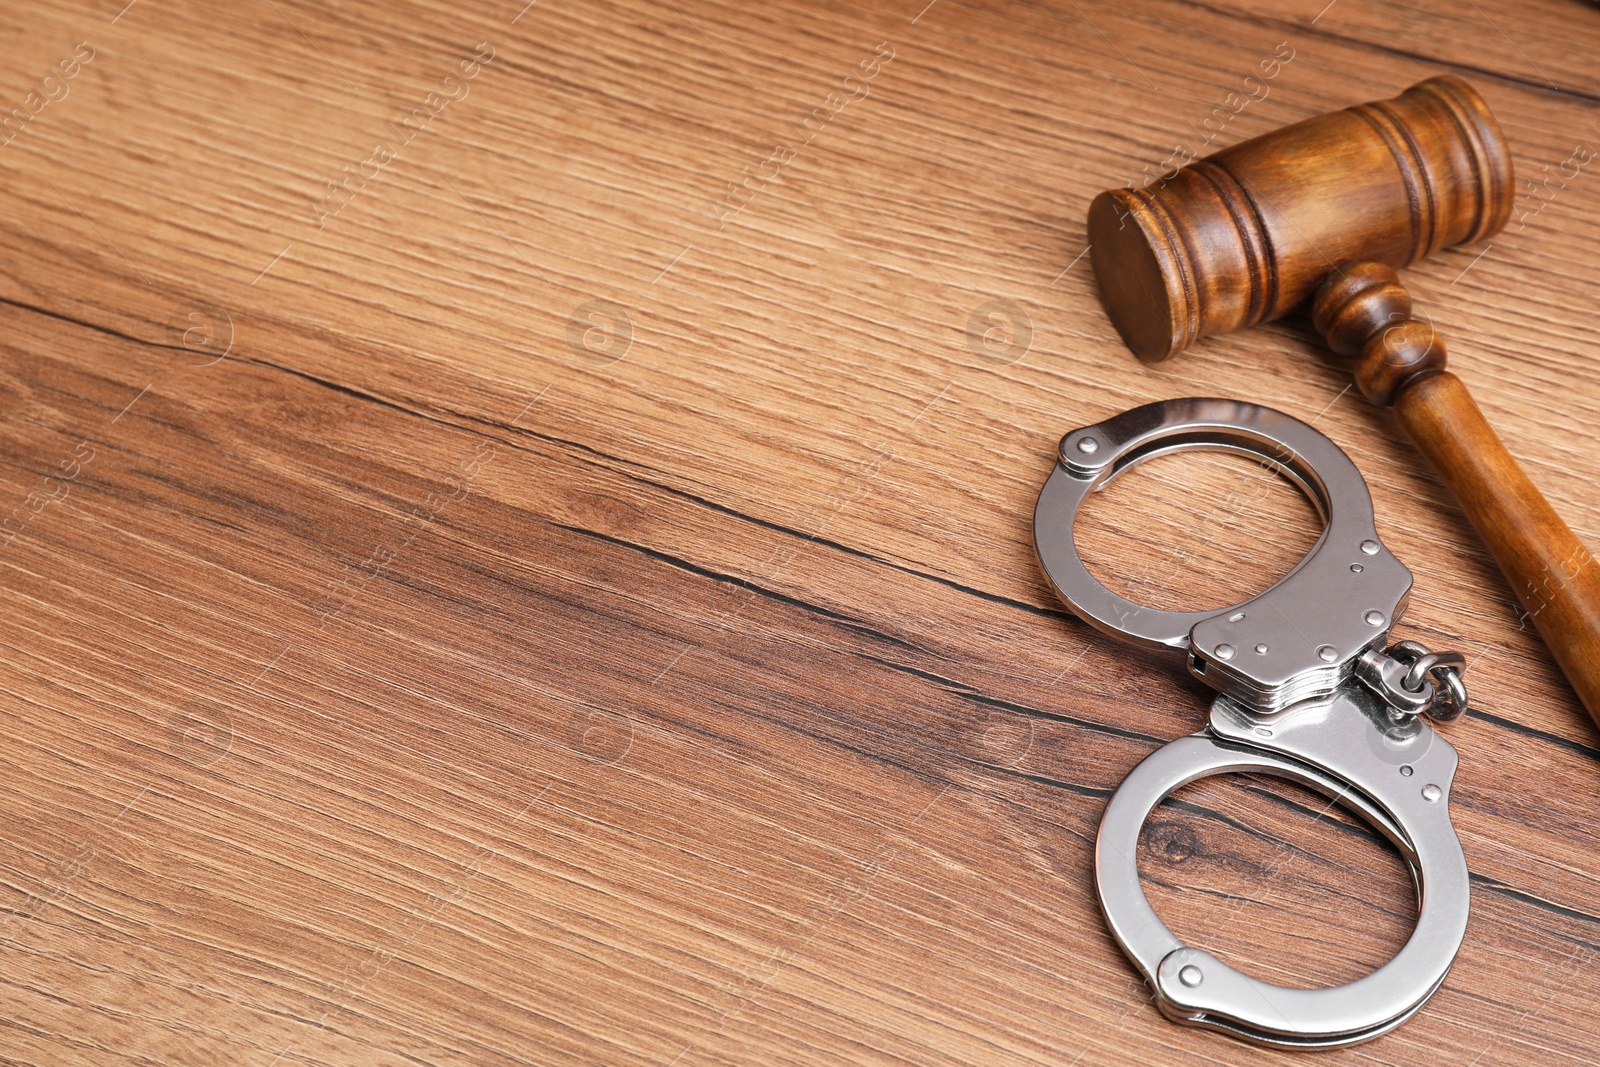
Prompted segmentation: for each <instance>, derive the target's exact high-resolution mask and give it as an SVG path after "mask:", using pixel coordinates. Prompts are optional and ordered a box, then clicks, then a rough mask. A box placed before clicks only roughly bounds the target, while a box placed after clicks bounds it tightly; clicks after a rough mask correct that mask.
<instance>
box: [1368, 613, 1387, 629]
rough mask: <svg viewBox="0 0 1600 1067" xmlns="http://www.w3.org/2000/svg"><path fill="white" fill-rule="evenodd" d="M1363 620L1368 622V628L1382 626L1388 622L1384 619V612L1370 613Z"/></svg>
mask: <svg viewBox="0 0 1600 1067" xmlns="http://www.w3.org/2000/svg"><path fill="white" fill-rule="evenodd" d="M1363 618H1365V619H1366V620H1367V625H1368V626H1382V625H1383V624H1384V623H1385V622H1387V621H1388V620H1386V619H1385V618H1384V617H1383V612H1381V611H1369V612H1367V613H1366V615H1364V616H1363Z"/></svg>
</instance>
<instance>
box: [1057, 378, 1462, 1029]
mask: <svg viewBox="0 0 1600 1067" xmlns="http://www.w3.org/2000/svg"><path fill="white" fill-rule="evenodd" d="M1188 449H1210V450H1219V451H1225V452H1234V453H1239V454H1243V455H1246V456H1249V457H1251V458H1253V459H1256V460H1258V461H1261V462H1263V463H1265V464H1266V465H1268V466H1269V467H1271V468H1272V469H1274V470H1275V471H1277V472H1278V473H1279V474H1282V475H1283V476H1284V477H1286V478H1287V479H1288V480H1290V481H1291V482H1293V483H1294V484H1295V485H1297V486H1298V487H1299V488H1300V489H1301V490H1302V491H1303V492H1304V493H1305V495H1306V496H1307V497H1308V498H1309V499H1310V500H1311V501H1312V503H1313V504H1315V505H1316V507H1317V510H1318V511H1319V512H1320V513H1321V516H1322V519H1323V522H1324V529H1323V532H1322V536H1321V538H1320V539H1319V540H1318V541H1317V543H1316V545H1315V546H1314V547H1313V548H1312V549H1311V551H1310V553H1309V554H1308V555H1307V556H1306V557H1305V559H1303V560H1302V561H1301V562H1300V564H1299V565H1298V566H1296V567H1295V568H1294V569H1293V570H1292V571H1290V572H1289V573H1288V574H1287V575H1286V576H1285V577H1284V578H1282V579H1281V580H1280V581H1278V582H1277V583H1276V584H1275V585H1273V586H1272V587H1271V588H1269V589H1267V590H1266V591H1265V592H1263V593H1261V594H1259V595H1257V596H1254V597H1252V598H1250V599H1249V600H1246V601H1244V602H1242V603H1240V604H1236V605H1234V606H1233V607H1231V608H1224V609H1222V610H1220V611H1162V610H1157V609H1154V608H1148V607H1142V606H1140V605H1138V604H1135V603H1133V602H1132V601H1130V600H1126V599H1124V598H1123V597H1120V596H1118V595H1117V594H1115V593H1113V592H1111V590H1109V589H1107V588H1106V587H1105V586H1103V585H1101V584H1100V582H1098V581H1096V580H1095V578H1094V577H1093V576H1092V575H1090V573H1089V571H1088V570H1087V569H1086V568H1085V567H1084V565H1083V562H1082V560H1081V559H1080V558H1079V556H1078V551H1077V547H1076V545H1075V544H1074V541H1073V522H1074V520H1075V519H1076V517H1077V513H1078V508H1079V506H1080V505H1081V504H1082V503H1083V501H1084V499H1085V498H1086V497H1087V496H1088V495H1089V493H1091V492H1093V491H1095V490H1098V489H1101V488H1103V487H1104V486H1105V485H1106V484H1107V483H1108V482H1110V481H1111V480H1112V479H1113V478H1115V477H1116V476H1117V475H1118V474H1120V473H1122V472H1123V471H1125V470H1127V469H1128V468H1129V467H1132V466H1134V465H1135V464H1137V463H1140V462H1143V461H1144V460H1147V459H1152V458H1154V457H1156V456H1163V455H1168V454H1170V453H1173V452H1178V451H1183V450H1188ZM1034 542H1035V545H1036V547H1037V549H1038V553H1039V560H1040V562H1041V563H1042V564H1043V567H1044V570H1045V572H1046V574H1047V575H1048V576H1049V578H1050V581H1051V583H1052V584H1053V585H1054V586H1055V588H1056V591H1057V592H1058V593H1059V594H1060V595H1061V598H1062V599H1063V600H1064V601H1066V603H1067V605H1068V606H1069V607H1070V608H1071V609H1072V611H1073V613H1074V614H1076V615H1077V616H1079V617H1080V618H1082V619H1083V620H1084V621H1085V622H1088V623H1090V624H1091V625H1093V626H1095V627H1096V628H1098V629H1100V630H1103V631H1105V632H1106V633H1108V634H1111V635H1113V636H1116V637H1118V638H1121V639H1123V640H1126V641H1129V642H1131V643H1133V644H1136V645H1141V646H1144V647H1147V648H1157V649H1172V650H1173V651H1176V652H1181V653H1183V654H1184V655H1185V656H1186V657H1187V661H1188V667H1189V672H1190V673H1191V674H1193V675H1194V676H1195V677H1197V678H1199V679H1200V680H1201V681H1204V682H1206V683H1207V684H1209V685H1211V686H1212V687H1214V688H1215V689H1217V690H1218V691H1219V695H1218V696H1217V698H1216V699H1215V701H1214V702H1213V703H1212V705H1211V714H1210V719H1209V722H1208V723H1207V725H1206V728H1205V729H1203V730H1201V731H1200V732H1199V733H1196V734H1191V735H1189V736H1188V737H1183V738H1179V739H1178V740H1176V741H1173V742H1171V743H1170V744H1168V745H1166V746H1165V747H1163V748H1161V749H1159V750H1157V751H1156V752H1155V753H1153V754H1152V755H1151V756H1149V757H1148V758H1147V759H1145V760H1144V762H1143V763H1141V764H1139V766H1138V767H1136V768H1135V769H1134V770H1133V772H1132V773H1131V774H1129V775H1128V777H1127V778H1126V779H1125V780H1124V781H1123V783H1122V785H1121V787H1120V788H1118V789H1117V791H1116V794H1115V795H1114V796H1113V797H1112V798H1111V803H1110V805H1109V806H1108V807H1107V809H1106V813H1105V816H1104V819H1103V820H1102V822H1101V824H1100V833H1099V837H1098V839H1097V841H1096V845H1095V885H1096V889H1097V891H1098V893H1099V897H1100V906H1101V909H1102V910H1103V911H1104V913H1105V918H1106V923H1107V925H1108V926H1109V927H1110V929H1111V932H1112V934H1113V935H1114V936H1115V937H1116V939H1117V942H1118V943H1119V944H1120V945H1121V946H1122V949H1123V951H1124V952H1126V953H1127V955H1128V957H1129V959H1131V960H1132V961H1133V963H1134V965H1135V966H1136V967H1137V968H1138V969H1139V971H1140V972H1142V973H1143V975H1144V977H1145V980H1146V981H1147V982H1148V983H1149V984H1150V987H1151V989H1152V990H1153V991H1154V993H1155V1000H1156V1004H1157V1006H1158V1007H1159V1008H1160V1009H1161V1011H1162V1013H1163V1014H1165V1015H1166V1016H1167V1017H1168V1018H1170V1019H1172V1020H1173V1021H1175V1022H1179V1023H1183V1024H1186V1025H1190V1026H1199V1027H1205V1028H1208V1029H1212V1030H1220V1031H1223V1032H1225V1033H1228V1034H1232V1035H1234V1036H1236V1037H1239V1038H1243V1039H1245V1040H1248V1041H1253V1042H1256V1043H1258V1044H1263V1045H1271V1046H1277V1047H1288V1048H1302V1049H1315V1048H1331V1047H1336V1046H1340V1045H1351V1044H1355V1043H1357V1042H1360V1041H1365V1040H1368V1039H1369V1038H1373V1037H1377V1036H1378V1035H1379V1034H1383V1033H1385V1032H1387V1031H1389V1030H1390V1029H1392V1028H1394V1027H1395V1026H1398V1025H1399V1024H1400V1023H1402V1022H1404V1021H1405V1020H1406V1019H1408V1018H1410V1017H1411V1016H1412V1015H1413V1014H1415V1013H1416V1012H1417V1010H1418V1009H1419V1008H1421V1007H1422V1005H1423V1003H1424V1002H1425V1001H1426V1000H1427V999H1428V998H1429V997H1430V996H1432V995H1433V993H1434V991H1435V990H1436V989H1438V988H1439V986H1440V984H1441V983H1443V981H1444V979H1445V975H1446V974H1447V973H1449V970H1450V965H1451V964H1452V963H1453V962H1454V961H1455V957H1456V953H1457V952H1458V951H1459V949H1460V948H1461V942H1462V939H1463V937H1464V936H1465V934H1466V927H1467V908H1468V880H1467V866H1466V861H1465V859H1464V858H1463V856H1462V853H1461V843H1460V841H1459V840H1458V839H1457V837H1456V833H1455V829H1454V827H1452V826H1451V825H1450V812H1449V806H1448V805H1449V798H1450V783H1451V779H1452V778H1453V777H1454V775H1455V770H1456V753H1455V749H1454V748H1452V747H1451V746H1450V744H1449V743H1448V742H1446V741H1445V740H1444V739H1443V738H1441V737H1439V736H1438V735H1437V734H1436V733H1435V732H1434V731H1433V729H1432V727H1431V726H1429V724H1428V723H1427V722H1425V721H1423V718H1422V716H1423V714H1424V713H1426V714H1428V715H1429V716H1430V717H1432V718H1435V719H1442V720H1448V719H1453V718H1457V717H1459V716H1460V715H1461V714H1462V713H1464V712H1465V710H1466V691H1465V689H1464V688H1463V686H1462V684H1461V671H1462V669H1463V668H1464V665H1463V660H1462V658H1461V657H1460V656H1459V655H1457V654H1455V653H1431V652H1429V651H1428V650H1427V649H1425V648H1423V647H1422V646H1421V645H1418V644H1415V643H1414V642H1409V641H1408V642H1401V643H1399V644H1397V645H1395V646H1393V647H1390V648H1388V649H1387V650H1386V649H1385V647H1384V646H1385V641H1386V640H1387V637H1388V633H1389V628H1390V626H1392V625H1393V623H1394V621H1395V620H1396V619H1397V618H1398V617H1399V615H1400V614H1401V612H1403V611H1404V610H1405V605H1406V600H1407V597H1408V595H1409V593H1410V591H1411V572H1410V571H1409V570H1407V569H1406V567H1405V566H1404V565H1403V564H1402V563H1401V562H1400V561H1399V560H1397V559H1395V558H1394V556H1392V555H1390V554H1389V552H1388V550H1387V549H1385V548H1384V547H1383V543H1382V542H1381V541H1380V540H1379V539H1378V534H1377V530H1376V528H1375V526H1374V525H1373V516H1372V497H1371V495H1370V494H1369V493H1368V491H1367V486H1366V482H1365V481H1363V480H1362V477H1361V473H1360V472H1359V471H1358V470H1357V469H1356V467H1355V464H1353V463H1352V462H1351V461H1350V458H1349V457H1348V456H1346V455H1345V454H1344V453H1343V452H1342V451H1340V450H1339V447H1338V446H1337V445H1335V444H1334V443H1333V442H1332V441H1330V440H1329V439H1328V438H1326V437H1324V436H1323V435H1322V434H1321V433H1318V432H1317V431H1316V430H1314V429H1312V428H1311V427H1310V426H1308V425H1306V424H1305V423H1303V422H1300V421H1299V420H1297V419H1293V418H1290V417H1289V416H1288V415H1285V414H1283V413H1282V412H1278V411H1273V410H1271V409H1270V408H1264V407H1259V406H1257V405H1254V404H1246V403H1241V402H1238V401H1232V400H1210V399H1185V400H1168V401H1163V402H1160V403H1155V404H1147V405H1145V406H1144V407H1139V408H1134V409H1133V410H1131V411H1126V412H1124V413H1122V414H1121V415H1117V416H1115V417H1114V418H1111V419H1109V420H1107V421H1105V422H1103V423H1099V424H1098V425H1094V426H1086V427H1084V428H1083V429H1080V430H1074V431H1072V432H1071V433H1069V434H1067V435H1066V436H1065V437H1063V438H1062V439H1061V448H1060V462H1059V463H1058V465H1057V466H1056V468H1055V470H1054V471H1053V472H1052V473H1051V475H1050V478H1049V480H1048V481H1047V482H1046V483H1045V486H1044V489H1043V490H1042V491H1041V492H1040V494H1039V504H1038V508H1037V510H1036V511H1035V514H1034ZM1229 772H1255V773H1263V774H1270V775H1276V776H1279V777H1282V778H1287V779H1290V780H1291V781H1294V782H1298V783H1300V784H1301V785H1305V786H1307V787H1309V788H1311V789H1313V790H1316V791H1318V792H1320V793H1322V794H1323V795H1325V796H1328V797H1329V798H1331V799H1333V800H1335V801H1337V802H1338V803H1340V804H1342V805H1343V806H1345V807H1346V808H1348V809H1350V810H1351V811H1353V812H1355V813H1356V814H1359V815H1361V816H1362V817H1363V818H1365V819H1366V820H1367V821H1368V822H1369V823H1371V824H1372V826H1373V827H1374V828H1375V829H1376V830H1377V831H1378V832H1379V833H1381V834H1382V835H1383V836H1384V837H1386V838H1387V839H1388V840H1389V841H1390V842H1392V843H1393V844H1394V846H1395V848H1396V849H1398V850H1399V852H1400V854H1401V856H1402V857H1403V858H1404V860H1405V862H1406V863H1407V865H1408V866H1409V867H1410V870H1411V874H1412V878H1413V881H1414V882H1415V884H1416V889H1417V896H1418V901H1419V906H1418V913H1417V925H1416V929H1415V931H1414V932H1413V933H1412V935H1411V937H1410V939H1409V940H1408V941H1407V942H1406V944H1405V946H1404V947H1403V948H1402V949H1401V950H1400V952H1399V953H1398V954H1397V955H1396V956H1395V957H1394V958H1393V959H1391V960H1390V961H1389V962H1388V963H1386V964H1384V965H1383V966H1382V967H1380V968H1378V969H1377V970H1376V971H1374V972H1372V973H1371V974H1369V975H1367V976H1365V977H1364V978H1360V979H1358V980H1356V981H1354V982H1351V983H1349V984H1347V985H1342V986H1337V987H1333V988H1329V989H1294V988H1287V987H1283V986H1276V985H1270V984H1267V983H1265V982H1260V981H1257V980H1256V979H1254V978H1250V977H1248V976H1246V975H1244V974H1242V973H1240V972H1239V971H1237V970H1234V969H1233V968H1232V967H1229V966H1228V965H1227V964H1225V963H1223V962H1222V961H1221V960H1218V959H1217V958H1215V957H1214V956H1212V955H1210V954H1209V953H1207V952H1205V951H1203V950H1201V949H1197V948H1190V947H1188V946H1186V945H1184V944H1183V943H1182V942H1181V941H1179V940H1178V939H1177V937H1176V936H1174V935H1173V933H1172V931H1170V930H1169V929H1168V928H1167V927H1166V925H1165V924H1164V923H1162V921H1161V919H1160V918H1159V917H1157V915H1156V913H1155V910H1154V909H1153V908H1152V907H1151V906H1150V903H1149V901H1148V900H1147V899H1146V898H1145V894H1144V891H1143V889H1142V888H1141V887H1140V884H1139V871H1138V868H1137V866H1136V863H1135V859H1134V857H1135V855H1136V853H1137V849H1138V843H1139V833H1140V830H1141V828H1142V827H1143V825H1144V822H1145V820H1146V818H1147V817H1148V816H1149V815H1150V813H1151V811H1152V810H1153V809H1154V808H1155V807H1156V806H1157V805H1158V804H1160V803H1161V802H1162V801H1163V800H1164V799H1166V798H1167V797H1168V796H1169V795H1170V794H1172V793H1173V792H1174V791H1176V790H1178V789H1180V788H1182V787H1183V786H1185V785H1187V784H1189V783H1190V782H1193V781H1195V780H1197V779H1200V778H1204V777H1207V776H1209V775H1214V774H1226V773H1229Z"/></svg>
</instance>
